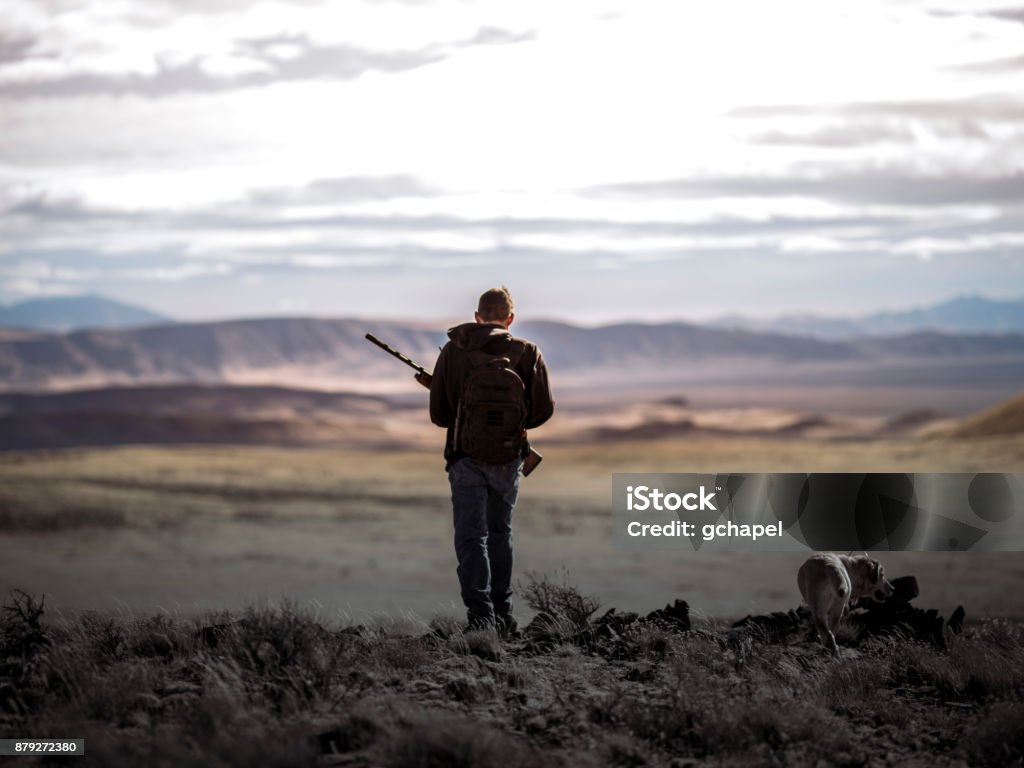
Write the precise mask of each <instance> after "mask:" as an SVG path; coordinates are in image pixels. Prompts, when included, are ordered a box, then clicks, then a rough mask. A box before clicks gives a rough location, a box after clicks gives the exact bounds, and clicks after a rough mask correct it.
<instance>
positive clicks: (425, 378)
mask: <svg viewBox="0 0 1024 768" xmlns="http://www.w3.org/2000/svg"><path fill="white" fill-rule="evenodd" d="M413 378H414V379H416V381H418V382H419V383H420V384H422V385H423V386H424V387H426V388H427V389H430V380H431V376H430V374H429V373H426V372H420V373H417V374H416V375H415V376H413Z"/></svg>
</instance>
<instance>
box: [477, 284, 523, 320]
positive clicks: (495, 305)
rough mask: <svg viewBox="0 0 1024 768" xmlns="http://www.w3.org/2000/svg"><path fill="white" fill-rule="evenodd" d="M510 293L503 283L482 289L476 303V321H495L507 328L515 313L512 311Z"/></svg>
mask: <svg viewBox="0 0 1024 768" xmlns="http://www.w3.org/2000/svg"><path fill="white" fill-rule="evenodd" d="M512 310H513V307H512V295H511V294H510V293H509V292H508V288H506V287H505V286H504V285H503V286H501V288H491V289H490V290H489V291H484V292H483V295H481V296H480V301H479V302H478V303H477V305H476V321H477V322H478V323H496V324H497V325H501V326H504V327H505V328H508V327H509V326H510V325H512V320H513V319H514V318H515V313H514V312H513V311H512Z"/></svg>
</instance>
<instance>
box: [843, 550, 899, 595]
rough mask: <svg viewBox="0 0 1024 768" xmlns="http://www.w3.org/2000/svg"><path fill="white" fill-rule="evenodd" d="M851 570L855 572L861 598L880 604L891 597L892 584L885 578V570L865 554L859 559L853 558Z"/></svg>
mask: <svg viewBox="0 0 1024 768" xmlns="http://www.w3.org/2000/svg"><path fill="white" fill-rule="evenodd" d="M853 569H854V570H855V571H856V576H857V581H858V582H859V586H860V590H859V591H860V595H861V596H862V597H870V598H871V599H872V600H874V601H875V602H877V603H880V602H882V601H883V600H885V599H886V598H887V597H890V596H891V595H892V593H893V588H892V584H891V583H890V582H889V580H888V579H887V578H885V568H883V567H882V564H881V563H880V562H878V561H877V560H875V559H874V558H873V557H869V556H868V554H867V553H866V552H865V553H864V554H863V555H861V556H860V557H855V558H853Z"/></svg>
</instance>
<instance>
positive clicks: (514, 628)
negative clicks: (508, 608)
mask: <svg viewBox="0 0 1024 768" xmlns="http://www.w3.org/2000/svg"><path fill="white" fill-rule="evenodd" d="M494 623H495V625H496V627H497V630H498V637H500V638H502V639H503V640H515V639H517V638H519V637H522V632H520V631H519V622H518V621H516V617H515V616H513V615H512V614H506V615H504V616H501V615H499V616H495V617H494Z"/></svg>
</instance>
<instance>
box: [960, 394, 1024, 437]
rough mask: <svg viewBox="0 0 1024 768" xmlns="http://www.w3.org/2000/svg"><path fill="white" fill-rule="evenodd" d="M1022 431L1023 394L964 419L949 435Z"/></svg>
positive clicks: (989, 435)
mask: <svg viewBox="0 0 1024 768" xmlns="http://www.w3.org/2000/svg"><path fill="white" fill-rule="evenodd" d="M1022 433H1024V394H1022V395H1019V396H1018V397H1015V398H1013V399H1012V400H1009V401H1007V402H1005V403H1001V404H1000V405H997V406H995V407H994V408H989V409H987V410H984V411H982V412H981V413H978V414H976V415H974V416H971V417H969V418H966V419H964V420H963V421H961V422H960V423H959V424H958V425H956V426H955V427H953V428H952V429H951V430H950V431H949V433H948V434H949V436H950V437H994V436H997V435H1019V434H1022Z"/></svg>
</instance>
